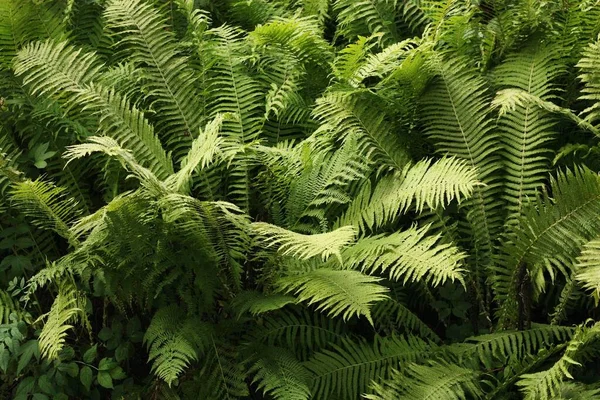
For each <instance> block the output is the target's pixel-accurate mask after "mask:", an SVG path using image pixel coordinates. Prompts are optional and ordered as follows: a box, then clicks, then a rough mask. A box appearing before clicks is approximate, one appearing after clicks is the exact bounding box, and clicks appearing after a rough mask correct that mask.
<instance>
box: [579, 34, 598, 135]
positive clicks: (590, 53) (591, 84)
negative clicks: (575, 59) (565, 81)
mask: <svg viewBox="0 0 600 400" xmlns="http://www.w3.org/2000/svg"><path fill="white" fill-rule="evenodd" d="M599 54H600V39H599V40H596V41H594V42H592V43H590V44H588V46H587V47H586V48H585V50H584V51H583V56H582V58H581V60H580V61H579V63H578V64H577V67H578V68H579V70H580V75H579V79H581V81H582V82H583V83H584V84H585V87H584V88H583V89H582V90H581V92H582V93H583V95H582V96H580V98H581V99H582V100H589V101H590V102H591V103H592V104H591V105H590V106H589V107H587V108H586V109H585V110H584V111H583V113H584V114H585V119H586V120H587V121H589V122H591V123H594V122H597V120H598V118H599V117H600V69H599V68H598V62H600V56H599Z"/></svg>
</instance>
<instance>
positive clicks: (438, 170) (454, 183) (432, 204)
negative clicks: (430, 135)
mask: <svg viewBox="0 0 600 400" xmlns="http://www.w3.org/2000/svg"><path fill="white" fill-rule="evenodd" d="M479 185H480V182H479V181H478V179H477V170H476V169H474V168H472V167H470V166H469V165H468V164H467V163H466V162H465V161H464V160H461V159H459V158H454V157H451V158H443V159H441V160H438V161H435V162H433V161H432V160H431V159H430V160H423V161H419V162H418V163H417V164H415V165H410V164H409V165H407V166H405V167H404V168H403V169H402V170H401V171H400V172H397V173H395V174H392V175H388V176H386V177H384V178H382V179H380V180H379V182H378V183H377V186H376V187H375V188H374V190H372V191H371V185H370V183H368V182H367V183H366V184H365V185H363V187H362V189H361V191H360V192H359V194H358V195H357V196H356V198H355V199H354V200H353V201H352V203H351V204H350V207H349V208H348V210H347V211H346V213H345V214H344V215H343V216H342V217H341V218H340V219H339V220H338V222H337V224H338V225H339V224H346V225H349V224H352V225H355V226H357V227H358V228H360V230H361V232H364V231H365V230H366V229H367V228H368V229H371V230H373V229H376V228H378V227H382V226H384V225H386V224H387V223H389V222H392V221H394V220H395V219H396V218H398V217H399V216H400V215H401V214H402V213H404V212H406V211H407V210H408V209H409V207H411V206H412V205H413V204H414V207H415V209H416V211H417V212H422V211H423V209H424V208H425V207H426V206H427V207H428V208H430V209H436V208H437V207H440V206H442V207H443V206H446V205H448V204H449V203H450V202H451V201H453V200H455V199H456V200H458V201H461V200H463V199H465V198H469V197H470V196H472V194H473V193H474V191H475V190H477V187H478V186H479Z"/></svg>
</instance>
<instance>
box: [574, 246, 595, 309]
mask: <svg viewBox="0 0 600 400" xmlns="http://www.w3.org/2000/svg"><path fill="white" fill-rule="evenodd" d="M576 272H577V275H575V279H577V280H578V281H579V282H580V283H581V284H582V285H583V287H584V288H585V289H586V290H590V291H592V295H593V296H594V298H595V299H596V303H598V301H599V300H600V240H599V239H594V240H591V241H590V242H588V243H586V244H585V246H584V247H583V250H582V251H581V255H579V257H577V267H576Z"/></svg>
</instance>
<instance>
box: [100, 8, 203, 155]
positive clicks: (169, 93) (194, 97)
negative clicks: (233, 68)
mask: <svg viewBox="0 0 600 400" xmlns="http://www.w3.org/2000/svg"><path fill="white" fill-rule="evenodd" d="M104 17H105V18H106V21H107V24H108V26H109V27H111V28H112V29H114V30H115V31H117V32H119V31H123V32H126V35H123V36H122V37H123V39H122V40H123V42H122V44H123V45H125V46H126V47H127V49H128V57H130V58H131V59H132V60H134V61H135V62H136V63H137V64H139V65H141V66H142V67H141V68H142V69H143V71H144V77H145V79H144V81H143V82H144V86H145V89H146V90H147V92H148V93H149V94H150V96H151V97H152V98H153V99H155V100H156V101H155V107H156V110H157V112H159V113H160V114H161V119H160V120H159V121H160V125H159V127H160V131H161V133H162V134H161V137H163V138H164V140H165V143H166V144H167V146H169V148H170V149H172V150H175V148H176V147H183V146H184V145H187V144H189V141H188V140H186V139H187V138H188V137H190V136H192V137H196V134H197V132H198V129H199V127H200V124H201V121H202V118H203V117H204V110H202V108H201V107H200V106H201V104H202V103H201V102H200V101H199V98H200V94H199V93H197V92H196V89H195V86H194V83H195V79H194V75H193V71H192V69H191V68H190V67H189V66H188V64H187V60H186V59H185V58H184V57H182V56H181V54H180V53H179V50H178V48H177V41H176V38H175V36H174V35H173V33H171V32H170V29H169V27H168V25H167V24H166V22H165V18H164V17H163V16H162V15H161V14H160V13H159V12H158V11H157V10H156V9H154V7H153V6H152V4H151V3H149V2H146V1H142V0H110V1H108V2H107V4H106V8H105V11H104Z"/></svg>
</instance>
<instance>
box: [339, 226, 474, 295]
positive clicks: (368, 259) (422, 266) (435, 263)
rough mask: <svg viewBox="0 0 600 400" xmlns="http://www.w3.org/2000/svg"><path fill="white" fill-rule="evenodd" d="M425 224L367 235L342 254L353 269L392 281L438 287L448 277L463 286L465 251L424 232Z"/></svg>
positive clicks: (425, 229) (437, 236) (426, 229)
mask: <svg viewBox="0 0 600 400" xmlns="http://www.w3.org/2000/svg"><path fill="white" fill-rule="evenodd" d="M427 231H428V227H424V228H421V229H418V228H416V227H415V228H411V229H409V230H406V231H404V232H396V233H392V234H389V235H375V236H367V237H365V238H362V239H360V240H359V241H358V242H357V243H356V244H355V245H354V246H352V247H350V248H349V249H348V250H346V251H344V253H342V257H343V259H344V260H345V261H346V263H347V264H349V265H350V266H352V267H353V268H360V269H361V271H363V272H365V271H366V272H368V273H369V274H374V273H379V272H381V273H385V274H387V275H389V279H391V280H393V281H399V280H402V281H403V282H404V283H406V282H409V281H411V282H423V283H428V284H431V285H432V286H438V285H440V284H443V283H445V282H446V281H447V280H448V279H450V280H451V281H454V280H458V281H459V282H461V283H462V284H463V286H464V285H465V283H464V278H463V276H462V273H463V272H464V270H463V269H462V268H461V266H462V261H463V260H464V259H465V258H466V254H464V253H463V252H461V251H460V250H459V249H458V248H457V247H455V246H453V245H450V244H443V243H439V241H440V236H439V235H432V236H428V235H427Z"/></svg>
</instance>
